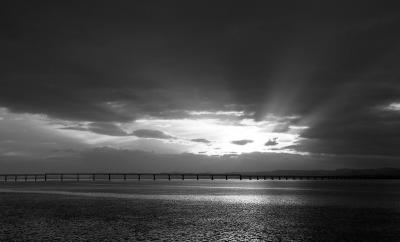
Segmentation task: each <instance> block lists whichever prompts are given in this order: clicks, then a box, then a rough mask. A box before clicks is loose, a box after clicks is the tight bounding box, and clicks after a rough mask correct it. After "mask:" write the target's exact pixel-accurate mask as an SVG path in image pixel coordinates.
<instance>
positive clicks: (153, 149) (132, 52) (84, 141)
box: [0, 0, 400, 172]
mask: <svg viewBox="0 0 400 242" xmlns="http://www.w3.org/2000/svg"><path fill="white" fill-rule="evenodd" d="M330 2H331V3H328V2H327V1H315V2H307V3H305V1H289V2H286V1H276V2H271V1H204V0H202V1H151V0H146V1H92V2H89V1H9V2H8V1H5V2H4V3H3V2H2V8H1V15H0V16H1V17H0V18H1V22H0V25H1V29H2V34H1V37H0V46H1V47H0V48H1V55H0V60H1V72H0V84H1V86H0V171H4V172H9V171H28V170H29V171H49V170H52V171H56V170H60V171H64V170H68V171H70V170H71V171H72V170H88V171H90V170H97V171H102V170H110V169H111V170H126V169H129V170H132V171H142V170H147V171H150V170H152V169H153V170H157V171H167V170H171V171H172V170H187V171H190V170H198V171H200V170H203V171H205V170H207V171H214V170H215V171H217V170H218V171H220V170H227V171H228V170H235V171H241V170H243V171H244V170H246V171H249V170H252V171H257V170H270V169H335V168H343V167H350V168H371V167H383V166H391V167H400V148H399V147H400V69H399V66H400V60H399V56H400V15H399V12H398V8H395V7H394V6H389V5H387V3H385V4H383V3H382V1H381V3H380V4H379V2H378V1H377V2H376V3H371V1H360V2H356V1H351V2H349V1H346V2H343V4H341V3H338V1H330Z"/></svg>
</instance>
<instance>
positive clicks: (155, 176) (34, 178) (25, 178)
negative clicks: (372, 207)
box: [0, 173, 400, 182]
mask: <svg viewBox="0 0 400 242" xmlns="http://www.w3.org/2000/svg"><path fill="white" fill-rule="evenodd" d="M161 179H163V180H169V181H170V180H188V179H190V180H205V179H207V180H333V179H335V180H338V179H400V176H392V175H374V176H367V175H358V176H333V175H327V176H323V175H316V176H303V175H264V174H259V175H254V174H238V173H35V174H0V182H50V181H57V182H64V181H74V182H80V181H92V182H96V181H110V182H111V181H132V180H136V181H140V180H161Z"/></svg>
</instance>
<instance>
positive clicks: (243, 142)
mask: <svg viewBox="0 0 400 242" xmlns="http://www.w3.org/2000/svg"><path fill="white" fill-rule="evenodd" d="M231 143H232V144H235V145H247V144H248V143H253V140H249V139H242V140H233V141H231Z"/></svg>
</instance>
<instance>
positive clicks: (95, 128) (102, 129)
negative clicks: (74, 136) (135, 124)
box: [89, 123, 129, 136]
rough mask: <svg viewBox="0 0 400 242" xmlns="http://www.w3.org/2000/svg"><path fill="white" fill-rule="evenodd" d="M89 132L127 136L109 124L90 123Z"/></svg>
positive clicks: (115, 126)
mask: <svg viewBox="0 0 400 242" xmlns="http://www.w3.org/2000/svg"><path fill="white" fill-rule="evenodd" d="M89 130H90V131H92V132H94V133H98V134H105V135H110V136H128V135H129V134H128V133H127V132H125V131H124V130H122V129H121V128H120V127H118V126H117V125H115V124H111V123H91V124H90V125H89Z"/></svg>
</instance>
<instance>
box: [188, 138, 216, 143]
mask: <svg viewBox="0 0 400 242" xmlns="http://www.w3.org/2000/svg"><path fill="white" fill-rule="evenodd" d="M190 141H192V142H198V143H205V144H209V143H210V142H211V141H209V140H207V139H191V140H190Z"/></svg>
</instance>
